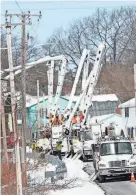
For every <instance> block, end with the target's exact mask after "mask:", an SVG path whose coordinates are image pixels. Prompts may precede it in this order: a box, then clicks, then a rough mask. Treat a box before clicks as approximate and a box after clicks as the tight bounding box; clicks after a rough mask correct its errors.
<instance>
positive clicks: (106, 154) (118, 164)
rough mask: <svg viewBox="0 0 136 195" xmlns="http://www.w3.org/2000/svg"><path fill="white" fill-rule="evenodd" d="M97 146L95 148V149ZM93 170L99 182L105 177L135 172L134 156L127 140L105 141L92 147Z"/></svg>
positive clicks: (127, 174) (135, 160)
mask: <svg viewBox="0 0 136 195" xmlns="http://www.w3.org/2000/svg"><path fill="white" fill-rule="evenodd" d="M96 146H97V147H96ZM93 152H94V168H95V171H96V173H97V175H98V178H99V180H100V182H103V181H104V180H105V179H106V177H110V176H119V175H125V176H127V177H128V176H130V174H131V172H132V171H133V172H136V156H135V152H134V148H133V147H132V144H131V142H130V141H129V140H128V139H125V138H123V139H119V138H118V139H109V140H108V139H105V140H101V141H100V142H99V143H98V144H96V145H95V146H94V147H93Z"/></svg>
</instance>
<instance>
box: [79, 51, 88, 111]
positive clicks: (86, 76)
mask: <svg viewBox="0 0 136 195" xmlns="http://www.w3.org/2000/svg"><path fill="white" fill-rule="evenodd" d="M88 55H89V54H88ZM89 57H90V56H89ZM89 57H88V58H89ZM89 62H90V60H86V62H85V63H84V69H83V77H82V91H83V90H84V88H85V84H86V81H87V78H88V73H89V72H88V71H89ZM84 103H85V97H83V98H82V100H81V103H80V110H83V109H84Z"/></svg>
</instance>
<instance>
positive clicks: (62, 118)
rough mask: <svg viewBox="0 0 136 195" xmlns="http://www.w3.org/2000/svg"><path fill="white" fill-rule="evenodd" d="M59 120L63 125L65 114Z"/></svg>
mask: <svg viewBox="0 0 136 195" xmlns="http://www.w3.org/2000/svg"><path fill="white" fill-rule="evenodd" d="M59 120H60V121H61V123H62V122H63V120H64V115H63V114H61V116H60V117H59Z"/></svg>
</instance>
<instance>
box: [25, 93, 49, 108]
mask: <svg viewBox="0 0 136 195" xmlns="http://www.w3.org/2000/svg"><path fill="white" fill-rule="evenodd" d="M46 99H48V96H44V97H40V98H39V101H40V102H41V101H43V100H46ZM37 101H38V99H37V96H31V95H28V94H27V95H26V107H27V108H28V107H31V106H33V105H35V104H37Z"/></svg>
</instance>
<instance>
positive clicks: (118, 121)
mask: <svg viewBox="0 0 136 195" xmlns="http://www.w3.org/2000/svg"><path fill="white" fill-rule="evenodd" d="M89 125H91V127H92V131H97V129H98V128H99V129H101V131H102V132H103V133H104V132H105V128H106V127H109V126H110V125H113V126H114V127H115V129H116V133H118V135H120V132H121V130H123V131H124V133H125V124H124V123H123V121H122V117H121V115H119V114H116V113H114V114H108V115H102V116H94V117H92V118H90V120H89ZM125 135H126V133H125Z"/></svg>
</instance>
